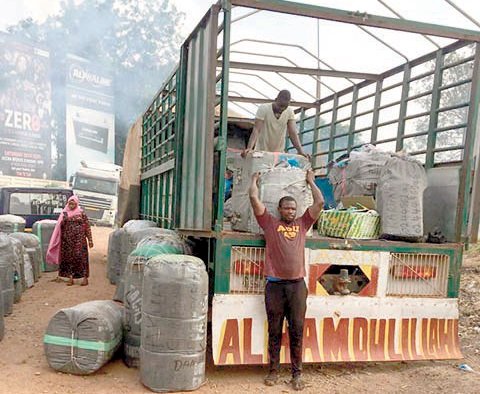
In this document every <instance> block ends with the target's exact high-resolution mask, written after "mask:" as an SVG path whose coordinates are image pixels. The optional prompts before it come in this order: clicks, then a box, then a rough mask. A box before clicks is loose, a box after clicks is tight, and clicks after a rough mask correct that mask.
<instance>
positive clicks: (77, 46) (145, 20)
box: [8, 0, 183, 179]
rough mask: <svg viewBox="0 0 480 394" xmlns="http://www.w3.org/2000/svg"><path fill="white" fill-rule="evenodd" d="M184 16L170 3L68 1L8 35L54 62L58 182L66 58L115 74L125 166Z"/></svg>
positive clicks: (119, 146)
mask: <svg viewBox="0 0 480 394" xmlns="http://www.w3.org/2000/svg"><path fill="white" fill-rule="evenodd" d="M182 21H183V14H182V13H180V12H178V11H177V9H176V8H175V6H173V5H172V4H171V2H170V0H163V1H162V0H160V1H149V0H137V1H131V0H84V1H82V2H81V3H78V1H75V0H65V1H64V2H63V3H62V6H61V11H60V13H59V14H58V15H54V16H50V17H49V18H48V19H47V20H46V21H45V22H43V23H37V22H35V21H33V20H32V19H26V20H23V21H21V22H19V23H18V24H17V25H15V26H11V27H10V28H9V29H8V31H9V33H10V34H12V35H13V36H16V37H19V38H24V39H28V40H31V41H34V42H38V43H40V44H43V45H45V46H46V47H47V48H48V49H49V51H50V53H51V58H52V85H53V88H54V91H53V107H54V108H53V116H54V120H55V122H54V123H55V124H54V131H53V139H54V143H55V144H56V147H57V151H58V160H57V161H58V163H57V166H56V168H55V170H56V171H55V175H56V177H57V178H60V179H61V178H62V177H64V174H65V169H64V168H62V163H64V160H62V156H63V155H64V154H65V133H64V130H65V119H64V115H65V114H64V112H65V96H64V86H65V74H66V73H65V59H66V56H67V54H69V53H71V54H75V55H77V56H81V57H84V58H87V59H89V60H90V61H92V62H96V63H97V64H99V65H101V66H103V67H105V68H107V69H110V70H112V74H113V77H114V92H115V116H116V118H115V123H116V135H117V141H116V161H117V162H120V163H121V159H122V156H123V147H124V141H125V137H126V134H127V132H128V128H129V127H130V125H131V124H132V123H133V122H134V121H135V119H136V118H138V116H140V115H141V113H142V112H143V111H144V110H145V109H146V107H147V105H148V103H149V101H150V100H151V99H152V97H153V95H154V93H155V92H156V91H157V90H158V89H159V88H160V84H161V81H162V80H163V79H164V78H165V76H166V75H167V74H168V73H169V72H170V70H171V69H172V68H173V65H174V63H175V62H176V59H177V55H178V48H179V44H180V42H181V40H180V36H179V33H178V30H179V27H180V26H181V23H182Z"/></svg>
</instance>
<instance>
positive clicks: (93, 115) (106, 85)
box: [66, 55, 115, 179]
mask: <svg viewBox="0 0 480 394" xmlns="http://www.w3.org/2000/svg"><path fill="white" fill-rule="evenodd" d="M66 82H67V83H66V133H67V134H66V144H67V150H66V157H67V179H68V178H69V177H70V176H71V175H73V174H74V173H75V171H76V170H77V169H78V168H79V167H80V161H82V160H84V161H87V162H88V161H95V162H104V163H113V162H114V159H115V113H114V103H113V80H112V78H111V76H110V75H109V73H108V72H107V71H106V70H104V69H102V68H101V67H99V66H97V65H95V64H93V63H91V62H90V61H88V60H87V59H84V58H81V57H78V56H74V55H68V57H67V81H66Z"/></svg>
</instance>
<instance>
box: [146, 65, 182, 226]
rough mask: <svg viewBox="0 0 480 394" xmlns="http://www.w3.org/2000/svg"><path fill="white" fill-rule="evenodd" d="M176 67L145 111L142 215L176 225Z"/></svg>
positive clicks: (164, 224)
mask: <svg viewBox="0 0 480 394" xmlns="http://www.w3.org/2000/svg"><path fill="white" fill-rule="evenodd" d="M177 71H178V70H177V69H175V70H174V72H173V73H172V74H171V75H170V77H169V78H168V79H167V82H166V83H165V84H164V85H163V86H162V89H160V91H159V92H158V93H157V94H156V96H155V98H154V100H153V102H152V103H151V104H150V106H149V107H148V109H147V111H146V112H145V113H144V115H143V122H142V158H141V173H142V177H141V199H140V201H141V207H140V217H141V218H142V219H146V220H153V221H156V222H158V223H159V224H160V226H162V227H165V228H173V226H174V223H173V206H174V202H173V200H174V196H175V193H173V190H172V184H174V183H175V182H174V170H173V168H174V160H175V155H176V154H177V152H178V150H177V149H176V147H175V138H176V137H175V134H176V133H175V116H176V114H175V112H176V105H177V102H176V98H177V95H176V91H177Z"/></svg>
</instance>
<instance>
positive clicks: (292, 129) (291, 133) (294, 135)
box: [287, 119, 310, 159]
mask: <svg viewBox="0 0 480 394" xmlns="http://www.w3.org/2000/svg"><path fill="white" fill-rule="evenodd" d="M287 131H288V137H289V138H290V141H292V145H293V146H294V147H295V149H296V150H297V152H298V154H299V155H302V156H305V157H306V158H307V159H310V155H308V154H307V153H305V152H304V150H303V148H302V145H301V144H300V138H298V131H297V126H296V125H295V121H294V120H293V119H290V120H289V121H288V123H287Z"/></svg>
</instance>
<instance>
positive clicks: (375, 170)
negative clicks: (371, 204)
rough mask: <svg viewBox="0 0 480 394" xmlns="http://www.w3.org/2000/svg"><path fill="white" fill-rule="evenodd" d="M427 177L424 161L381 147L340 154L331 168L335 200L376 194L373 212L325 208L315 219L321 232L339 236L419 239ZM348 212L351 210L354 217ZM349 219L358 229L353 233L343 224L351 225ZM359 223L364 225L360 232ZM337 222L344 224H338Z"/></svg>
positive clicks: (330, 174)
mask: <svg viewBox="0 0 480 394" xmlns="http://www.w3.org/2000/svg"><path fill="white" fill-rule="evenodd" d="M426 179H427V178H426V173H425V169H424V168H423V166H422V164H421V163H420V162H418V161H417V160H415V159H413V158H412V157H410V156H408V155H407V154H405V153H402V152H400V153H388V152H382V151H379V150H377V149H376V148H375V147H373V146H371V145H366V146H364V147H362V148H360V149H359V150H357V151H352V152H351V153H350V155H349V157H343V158H342V159H341V160H338V162H336V163H335V164H334V165H333V166H332V167H331V168H330V172H329V180H330V183H331V184H332V185H333V188H334V194H335V199H336V201H337V202H341V200H342V198H343V197H364V196H370V197H375V205H376V212H375V211H373V210H370V211H368V212H366V211H360V212H355V213H354V212H353V211H351V210H350V211H342V210H330V211H326V212H323V213H322V215H321V221H320V223H319V231H320V234H321V235H325V236H335V237H342V238H344V237H346V238H359V239H370V238H377V237H380V238H384V239H390V240H399V241H410V242H418V241H421V240H422V239H423V193H424V191H425V188H426V185H427V180H426ZM345 208H348V206H346V207H345ZM377 212H378V214H379V215H380V218H381V220H380V228H379V231H378V232H376V231H373V229H374V228H375V221H376V220H377V219H375V218H374V216H376V215H377ZM359 214H362V216H359ZM352 215H355V217H356V218H355V220H354V219H353V216H352ZM353 220H354V221H355V222H356V223H357V231H356V232H354V233H353V234H352V233H351V232H350V233H348V230H346V229H347V228H348V229H350V228H351V226H353V227H355V226H354V224H352V221H353ZM360 222H362V226H363V229H362V231H361V232H362V234H360V236H359V234H358V229H359V227H358V223H360ZM341 226H344V228H343V229H341V228H340V227H341ZM353 227H352V230H351V231H353ZM369 229H370V230H372V231H369ZM375 234H376V235H375Z"/></svg>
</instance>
